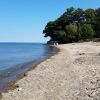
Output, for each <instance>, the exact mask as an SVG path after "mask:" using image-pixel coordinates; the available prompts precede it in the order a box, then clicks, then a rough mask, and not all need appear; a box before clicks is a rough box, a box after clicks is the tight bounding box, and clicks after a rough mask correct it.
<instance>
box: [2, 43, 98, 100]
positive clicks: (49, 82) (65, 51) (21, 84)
mask: <svg viewBox="0 0 100 100" xmlns="http://www.w3.org/2000/svg"><path fill="white" fill-rule="evenodd" d="M57 47H58V48H59V49H60V52H59V53H58V54H57V55H54V56H52V57H50V58H49V59H47V60H45V61H43V62H42V63H40V64H39V65H37V67H36V68H35V69H34V70H31V71H29V72H28V73H27V76H26V77H24V78H22V79H20V80H19V81H17V82H16V83H15V85H17V88H16V89H14V90H9V91H8V92H7V93H2V99H1V100H100V42H98V43H96V42H85V43H72V44H64V45H59V46H57Z"/></svg>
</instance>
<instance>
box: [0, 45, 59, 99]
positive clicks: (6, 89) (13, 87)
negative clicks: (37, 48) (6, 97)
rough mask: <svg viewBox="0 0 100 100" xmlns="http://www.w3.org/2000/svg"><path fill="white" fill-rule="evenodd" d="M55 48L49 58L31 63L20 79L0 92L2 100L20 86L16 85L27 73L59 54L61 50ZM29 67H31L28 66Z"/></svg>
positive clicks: (10, 83)
mask: <svg viewBox="0 0 100 100" xmlns="http://www.w3.org/2000/svg"><path fill="white" fill-rule="evenodd" d="M52 47H53V52H52V53H51V54H50V55H49V56H48V57H47V58H44V59H41V60H39V61H38V62H35V63H34V62H33V63H30V66H31V67H30V68H29V69H28V70H27V71H26V72H24V73H21V74H20V75H19V76H18V77H16V79H14V80H12V81H11V82H9V83H8V84H7V85H6V86H5V87H4V89H3V90H2V91H1V92H0V98H2V93H6V92H8V91H9V90H13V89H16V88H18V87H19V86H18V85H16V84H15V83H16V82H17V81H19V80H20V79H22V78H24V77H26V76H27V73H28V72H29V71H31V70H34V69H35V68H36V66H37V65H39V64H40V63H42V62H43V61H45V60H47V59H50V58H51V57H52V56H54V55H56V54H58V52H59V51H60V49H59V48H57V47H56V46H52ZM28 66H29V65H28Z"/></svg>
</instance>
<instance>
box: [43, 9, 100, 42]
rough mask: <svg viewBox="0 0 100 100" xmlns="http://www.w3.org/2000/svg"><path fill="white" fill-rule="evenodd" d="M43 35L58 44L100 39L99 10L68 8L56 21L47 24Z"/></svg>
mask: <svg viewBox="0 0 100 100" xmlns="http://www.w3.org/2000/svg"><path fill="white" fill-rule="evenodd" d="M43 33H44V34H45V37H48V36H49V37H50V38H51V39H50V41H58V42H59V43H69V42H77V41H79V40H86V39H92V38H94V37H95V38H96V37H98V38H100V8H98V9H95V10H94V9H86V10H83V9H80V8H78V9H75V8H73V7H71V8H68V9H67V10H66V12H65V13H64V14H63V15H62V16H60V17H59V18H58V19H56V20H55V21H50V22H48V24H47V25H46V27H45V29H44V31H43Z"/></svg>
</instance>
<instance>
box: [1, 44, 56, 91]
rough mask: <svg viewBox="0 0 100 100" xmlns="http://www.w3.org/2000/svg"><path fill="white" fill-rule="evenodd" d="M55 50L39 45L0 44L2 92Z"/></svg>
mask: <svg viewBox="0 0 100 100" xmlns="http://www.w3.org/2000/svg"><path fill="white" fill-rule="evenodd" d="M53 49H54V48H53V47H50V46H48V45H45V44H39V43H0V91H3V89H4V87H5V85H6V84H8V83H9V82H11V81H12V80H16V78H17V77H18V76H19V75H20V74H22V73H25V72H27V71H28V70H29V69H30V68H31V67H32V65H33V64H36V63H38V62H40V61H42V60H44V59H46V58H48V57H49V56H50V55H52V54H53V53H54V50H53Z"/></svg>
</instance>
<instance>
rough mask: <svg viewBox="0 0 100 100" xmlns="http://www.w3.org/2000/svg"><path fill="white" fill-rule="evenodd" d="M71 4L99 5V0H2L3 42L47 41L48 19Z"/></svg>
mask: <svg viewBox="0 0 100 100" xmlns="http://www.w3.org/2000/svg"><path fill="white" fill-rule="evenodd" d="M72 6H73V7H75V8H78V7H80V8H83V9H86V8H98V7H100V0H0V42H46V41H47V40H48V39H46V38H44V37H43V34H42V31H43V29H44V27H45V25H46V24H47V22H48V21H51V20H55V19H56V18H57V17H59V16H60V15H61V14H63V12H64V11H65V10H66V9H67V8H68V7H72Z"/></svg>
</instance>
